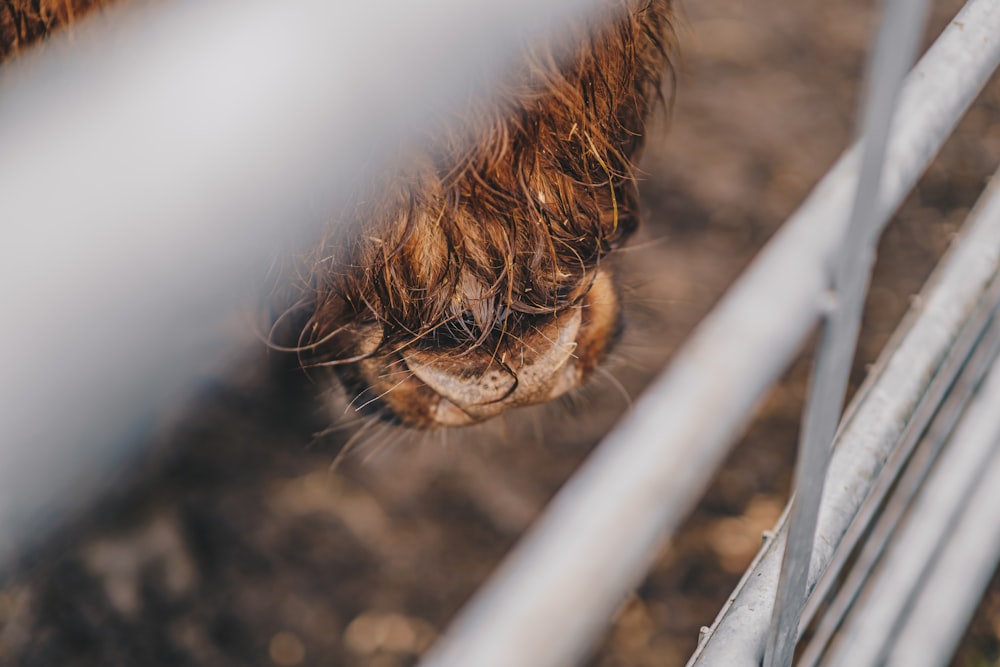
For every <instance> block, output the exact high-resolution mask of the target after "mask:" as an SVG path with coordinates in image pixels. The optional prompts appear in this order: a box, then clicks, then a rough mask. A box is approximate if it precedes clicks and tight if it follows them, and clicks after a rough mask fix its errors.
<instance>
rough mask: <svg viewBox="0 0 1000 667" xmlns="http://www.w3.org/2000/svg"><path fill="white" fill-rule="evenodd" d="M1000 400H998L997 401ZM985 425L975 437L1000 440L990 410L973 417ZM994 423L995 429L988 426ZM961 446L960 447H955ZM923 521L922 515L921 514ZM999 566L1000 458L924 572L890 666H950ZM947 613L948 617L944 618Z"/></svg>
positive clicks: (999, 415) (997, 415)
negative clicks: (987, 436) (934, 559)
mask: <svg viewBox="0 0 1000 667" xmlns="http://www.w3.org/2000/svg"><path fill="white" fill-rule="evenodd" d="M994 398H997V397H994ZM975 418H976V419H977V420H982V421H981V422H980V423H979V425H978V426H977V428H976V433H975V434H970V433H966V435H967V436H970V437H971V436H972V435H975V436H976V437H984V436H986V435H987V432H988V430H992V434H993V437H994V438H1000V424H998V421H1000V411H998V410H997V405H996V404H994V405H992V406H989V407H988V408H987V409H986V411H985V412H980V413H979V414H978V415H976V417H975ZM990 421H992V424H990ZM956 444H957V443H956ZM914 518H915V520H917V521H920V520H922V519H923V517H922V516H920V515H917V516H916V517H914ZM998 562H1000V455H998V454H997V453H996V452H994V455H993V462H992V463H991V464H990V466H989V468H988V469H987V470H986V471H985V473H984V474H983V478H982V480H981V481H980V483H979V488H978V489H977V490H976V493H975V495H973V496H972V497H971V498H970V499H969V504H968V508H967V509H966V510H965V511H964V512H963V514H962V517H961V518H960V519H959V520H958V524H957V525H956V526H955V529H954V532H953V533H952V535H951V537H950V538H949V539H948V542H947V543H946V544H944V545H943V553H942V554H941V556H940V557H939V559H938V561H937V563H936V564H935V565H934V568H933V569H932V570H931V571H930V572H928V573H926V575H925V578H924V581H923V582H922V586H921V588H920V591H919V593H918V596H917V598H916V600H915V601H914V603H913V609H912V610H911V611H910V613H909V617H908V619H907V620H906V623H905V625H904V626H903V628H902V630H901V631H900V633H899V635H898V637H897V638H896V642H895V646H894V647H893V649H892V651H891V652H890V654H889V658H888V660H887V661H886V663H887V664H888V665H898V666H899V667H940V666H942V665H947V664H948V663H949V662H950V661H951V659H952V655H953V654H954V652H955V648H956V647H957V646H958V642H959V640H960V639H961V638H962V635H963V634H964V633H965V629H966V627H968V624H969V622H970V621H971V620H972V616H973V613H974V612H975V610H976V606H977V604H978V602H979V600H980V599H981V598H982V596H983V591H984V590H985V589H986V587H987V585H988V584H989V581H990V577H991V576H992V574H993V572H994V571H995V570H996V567H997V563H998ZM942 610H947V613H941V612H942Z"/></svg>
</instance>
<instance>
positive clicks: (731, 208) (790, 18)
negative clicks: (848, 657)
mask: <svg viewBox="0 0 1000 667" xmlns="http://www.w3.org/2000/svg"><path fill="white" fill-rule="evenodd" d="M874 4H875V3H873V2H871V0H865V1H862V0H844V1H843V2H839V3H828V2H824V1H823V0H797V1H795V2H791V1H789V0H758V2H755V3H745V2H741V1H739V0H699V1H698V2H692V1H690V0H689V1H688V2H686V3H683V4H682V5H681V7H680V17H681V20H680V22H679V24H678V28H677V32H678V36H679V38H680V41H681V53H682V54H683V55H682V58H681V60H679V62H678V63H677V75H678V76H677V93H676V98H675V100H674V103H673V105H672V109H671V113H670V114H669V119H668V118H667V117H666V116H665V115H664V116H662V117H660V118H658V119H657V120H656V122H655V123H654V126H653V130H652V132H651V133H650V136H649V137H648V140H647V148H646V153H645V155H644V158H643V162H642V167H643V172H644V174H643V184H642V192H643V205H644V222H643V229H642V231H641V233H640V234H639V236H638V237H637V238H636V239H635V240H634V241H633V242H632V243H631V245H630V246H629V247H628V248H626V249H625V250H623V251H622V252H621V253H620V254H619V258H618V265H619V269H620V271H621V272H622V274H623V276H624V277H625V281H626V283H627V285H628V287H627V295H626V299H627V301H628V304H629V306H628V308H629V317H628V330H627V332H626V335H625V338H624V340H623V341H622V343H621V345H620V346H619V348H618V349H617V351H616V352H615V355H614V356H615V358H614V359H613V360H612V362H611V363H610V364H609V365H608V368H607V371H606V372H602V373H599V374H598V377H596V378H595V381H594V383H593V386H591V387H588V388H587V389H586V390H585V391H583V392H582V393H581V394H579V395H577V396H573V397H570V398H568V399H567V400H565V401H562V402H560V404H559V405H553V406H546V407H542V408H537V409H531V410H526V411H521V412H517V413H513V414H511V415H510V416H508V417H507V418H506V419H505V420H504V421H503V422H501V423H496V424H491V425H486V426H483V427H478V428H473V429H465V430H461V429H460V430H452V431H447V432H438V433H431V434H412V433H405V432H401V431H399V430H396V429H392V428H390V427H388V426H385V425H382V424H377V423H364V422H361V421H358V419H357V417H356V416H354V415H353V413H352V412H349V413H348V414H346V415H345V414H344V413H343V412H344V411H343V406H342V404H340V405H341V407H340V408H335V407H331V406H335V405H338V402H337V401H336V400H332V399H329V398H328V397H323V396H318V395H317V394H318V393H319V390H320V389H321V388H319V387H316V386H313V385H310V384H309V383H308V382H307V381H305V380H303V379H302V378H301V377H300V376H299V374H296V373H294V372H290V371H289V370H288V364H287V360H284V359H279V358H275V357H272V356H269V355H268V354H266V353H265V352H264V351H263V350H261V352H260V354H259V355H258V356H257V357H256V358H255V359H253V360H251V361H250V362H248V363H246V364H244V365H242V366H241V367H240V368H238V369H236V370H234V371H233V373H231V374H230V375H229V376H227V377H224V378H221V379H219V380H218V381H217V382H215V383H214V384H213V385H212V386H210V387H208V388H206V389H205V390H204V391H203V392H202V393H201V395H200V396H199V397H198V399H197V401H195V402H194V405H193V407H192V408H191V409H189V410H186V411H184V412H183V413H180V414H171V415H168V416H165V417H164V418H163V420H162V423H163V425H162V426H161V427H160V428H159V430H158V432H157V434H156V436H155V437H153V438H152V439H151V442H150V443H148V445H147V447H146V448H145V449H144V450H143V452H144V453H143V454H142V457H141V459H140V460H138V461H137V462H135V464H134V465H133V466H132V468H130V469H129V470H127V471H124V472H123V473H122V474H121V475H119V477H118V478H117V480H116V482H115V485H114V487H113V488H111V489H109V490H108V493H107V494H106V496H105V497H103V498H102V499H100V500H99V501H97V502H95V503H93V504H89V505H88V506H86V507H81V508H79V510H78V512H77V514H76V515H75V516H73V517H70V518H68V519H67V520H66V521H65V522H64V524H63V526H62V527H61V528H60V529H59V530H58V531H56V533H55V534H53V535H50V536H46V537H45V538H44V539H41V540H38V541H36V543H35V545H34V546H33V547H32V548H31V549H30V550H27V551H24V552H23V553H19V554H17V557H16V558H15V560H13V561H12V562H10V563H8V564H7V565H8V567H7V568H6V570H5V573H4V575H3V576H4V578H3V580H2V582H0V664H3V665H8V664H9V665H39V666H41V665H45V666H51V665H67V666H69V665H102V666H103V665H108V666H112V665H149V666H154V665H213V666H219V667H224V666H228V665H233V666H237V665H241V666H242V665H261V666H263V665H279V666H282V667H291V666H294V665H316V664H324V665H344V666H347V667H352V666H360V665H370V666H374V667H404V666H407V665H413V664H415V663H416V662H417V660H418V658H419V655H420V653H421V652H422V651H423V650H424V649H426V648H427V646H428V645H429V644H430V643H431V642H433V641H434V639H435V638H436V637H437V636H438V634H439V633H441V632H443V630H444V629H445V628H446V627H447V625H448V623H449V621H450V619H451V618H452V617H453V616H454V614H455V613H456V611H457V610H458V609H459V608H460V607H461V605H462V604H463V603H464V602H465V601H466V600H467V599H468V597H469V596H470V595H471V594H472V593H473V592H474V591H475V589H476V588H477V586H478V585H479V584H480V583H481V582H482V581H483V580H484V578H485V577H486V576H487V575H488V574H489V573H490V572H491V571H492V569H493V568H494V567H495V566H496V564H497V563H498V562H499V561H500V560H501V559H502V557H503V556H504V554H505V553H506V552H507V551H508V550H509V548H510V547H511V546H512V545H513V544H514V543H515V541H516V540H517V539H518V537H519V536H520V535H521V534H522V533H523V531H524V530H525V528H526V527H527V526H528V525H529V524H530V523H531V521H532V520H533V518H534V517H535V516H536V515H537V514H538V512H539V511H540V510H541V509H542V508H543V507H544V505H545V503H546V502H547V500H548V499H549V498H550V497H551V496H552V494H553V493H554V492H555V491H556V490H557V489H558V488H559V486H560V485H561V484H562V483H563V482H564V481H565V480H566V479H567V478H568V476H569V475H570V474H571V473H572V471H573V470H574V469H575V467H576V466H577V465H578V464H579V462H580V461H581V460H582V459H583V458H584V457H585V456H586V455H587V453H588V452H589V451H590V450H591V448H592V447H593V446H594V445H595V444H596V443H597V442H598V441H599V440H600V438H601V437H602V436H603V434H604V432H605V431H606V430H607V428H608V427H609V426H610V425H611V424H612V423H613V422H614V420H615V419H616V418H617V417H618V416H619V415H620V414H621V413H622V412H623V411H624V410H625V409H627V407H628V403H629V400H630V398H629V397H630V396H636V395H638V393H639V392H640V391H641V389H642V387H643V385H644V383H645V382H647V381H648V380H649V379H650V378H651V377H652V375H653V374H654V373H655V371H656V370H658V369H659V368H661V367H662V366H663V364H664V363H666V362H667V361H668V360H669V357H670V355H671V353H672V351H673V350H675V349H676V348H677V347H678V346H679V345H680V344H681V342H682V341H683V340H684V339H685V337H686V336H687V334H688V333H689V332H690V331H691V329H692V328H693V327H694V325H695V324H696V323H697V322H698V320H699V319H700V318H701V317H702V316H703V315H704V314H705V313H706V312H707V311H708V310H709V309H710V308H711V306H712V304H713V303H714V302H715V301H716V300H717V299H718V297H719V296H720V295H721V294H722V293H723V291H724V290H725V289H726V287H727V286H728V285H729V284H730V283H731V282H732V280H733V279H734V278H735V277H736V276H737V275H738V274H739V272H740V271H741V270H742V269H743V268H744V267H745V266H746V264H747V263H748V262H749V261H750V259H751V258H752V257H753V256H754V254H755V253H756V252H757V251H758V250H759V249H760V247H761V246H762V245H763V244H764V243H765V242H766V241H767V240H768V238H769V237H770V236H771V234H773V233H774V231H775V230H776V229H777V228H778V227H779V226H780V224H781V223H782V222H783V221H784V219H785V218H786V217H787V216H788V215H789V214H790V213H791V212H792V211H793V210H794V209H795V208H796V206H797V205H798V204H799V202H800V201H801V200H802V199H803V198H804V196H805V195H806V194H807V193H808V192H809V190H810V188H811V187H812V186H813V185H814V184H815V183H816V182H817V180H818V179H819V178H820V177H821V176H822V174H823V173H824V172H825V170H826V169H827V168H828V167H829V166H830V165H831V164H832V163H833V161H834V160H835V159H836V158H837V157H838V155H839V154H840V152H841V151H842V150H843V149H844V148H845V147H846V146H847V145H848V143H849V141H850V139H851V133H852V127H853V117H854V113H855V110H856V107H857V104H858V99H857V97H858V91H859V88H860V76H861V68H862V66H863V61H864V56H865V49H866V46H867V43H868V39H869V36H870V33H871V30H872V28H873V25H874V23H873V22H874V19H875V17H874V16H873V14H872V12H873V5H874ZM960 6H961V3H960V2H958V0H938V1H937V2H935V3H934V7H935V9H934V15H933V20H932V25H931V29H930V32H929V35H928V40H927V42H928V43H929V41H930V40H931V39H932V38H933V36H936V35H937V33H938V32H939V31H940V29H941V28H942V26H944V25H945V24H946V23H947V21H949V20H950V19H951V17H952V16H953V15H954V13H955V12H956V11H957V10H958V8H959V7H960ZM998 164H1000V80H997V78H996V77H994V80H993V81H991V83H990V84H988V86H987V88H986V90H985V92H984V94H983V95H982V97H981V98H980V100H979V101H978V102H977V104H976V105H975V106H974V108H973V109H972V110H971V112H970V113H969V114H968V116H967V117H966V118H965V120H964V121H963V122H962V123H961V125H960V126H959V129H958V131H957V132H956V133H955V135H954V136H953V137H952V138H951V139H950V140H949V142H948V143H947V144H946V146H945V148H944V150H943V152H942V153H941V155H940V156H939V157H938V159H937V160H936V161H935V162H934V164H933V165H932V167H931V168H930V170H929V171H928V173H927V174H926V176H925V177H924V178H923V179H922V181H921V183H920V185H919V186H918V187H917V189H916V190H915V191H914V192H913V193H912V194H911V195H910V197H909V198H908V200H907V202H906V203H905V205H904V206H903V208H902V209H901V211H900V213H899V215H898V216H897V219H896V220H895V221H894V222H893V223H892V225H891V226H890V227H889V228H888V230H887V232H886V233H885V236H884V237H883V241H882V243H881V246H880V255H879V264H878V266H877V269H876V275H875V282H874V285H873V288H872V290H871V292H870V295H869V299H868V304H867V308H866V314H865V322H864V332H863V335H862V339H861V345H860V348H859V356H858V359H857V360H856V364H855V371H854V375H853V386H857V383H858V382H859V381H860V380H861V379H862V378H863V375H864V369H865V367H866V365H867V364H870V363H871V362H872V361H874V359H875V358H876V356H877V355H878V352H879V351H880V350H881V348H882V346H883V345H884V344H885V342H886V340H887V339H888V337H889V335H890V334H891V332H892V330H893V329H894V327H895V325H896V324H897V322H898V321H899V319H900V318H901V317H902V315H903V313H904V312H905V309H906V308H907V306H908V305H909V300H910V297H911V295H913V294H914V293H916V292H917V291H918V290H919V289H920V287H921V285H922V283H923V281H924V279H925V278H926V277H927V275H928V274H929V272H930V270H931V269H932V267H933V266H934V264H935V262H936V260H937V258H938V257H939V256H940V255H941V253H942V252H943V251H944V249H945V248H946V247H947V245H948V243H949V241H950V239H951V238H952V236H953V234H954V233H955V232H956V231H957V229H958V226H959V225H960V224H961V222H962V220H963V219H964V217H965V215H966V213H967V212H968V210H969V208H970V206H971V205H972V203H973V202H974V201H975V198H976V197H977V196H978V194H979V193H980V191H981V190H982V188H983V186H984V185H985V182H986V179H987V178H988V176H989V175H990V174H991V173H992V172H993V171H994V170H995V169H996V168H997V165H998ZM808 371H809V351H808V350H807V351H806V352H805V354H804V356H803V359H802V360H800V361H799V362H798V363H797V364H796V365H795V366H794V367H793V368H792V369H790V370H789V372H788V373H787V374H786V377H785V378H784V380H783V381H782V383H781V384H780V385H779V386H778V387H776V388H775V389H774V390H773V391H772V392H771V394H770V396H769V397H768V398H767V399H766V400H765V401H764V403H763V404H762V405H761V406H760V409H759V414H758V417H757V420H756V422H755V424H754V425H753V426H752V427H751V429H750V430H749V432H748V433H747V434H746V436H745V438H744V439H743V441H742V442H741V443H740V444H739V445H738V446H737V448H736V449H735V450H734V452H733V454H732V455H731V456H730V457H729V459H728V461H727V463H726V464H725V466H724V467H723V468H722V470H721V471H720V472H719V475H718V477H717V479H716V480H715V482H714V484H713V486H712V488H711V489H710V491H709V492H708V494H707V495H706V496H705V498H704V499H703V501H702V502H701V503H700V505H699V507H698V509H697V510H696V511H695V512H694V514H693V515H692V516H691V517H690V519H689V520H688V521H687V523H686V525H685V527H684V528H683V529H682V530H681V531H680V533H679V534H678V535H677V536H676V537H675V539H674V540H673V541H672V543H671V544H670V545H669V547H668V548H666V549H665V550H664V551H663V553H662V554H661V555H660V557H659V559H658V561H657V564H656V566H655V568H654V569H653V571H652V572H651V573H650V575H649V577H648V578H647V580H646V581H645V582H644V583H643V584H642V586H640V588H639V589H638V590H637V591H636V592H635V594H634V595H633V596H631V597H630V599H629V600H627V601H626V602H625V604H623V606H622V608H621V609H620V611H619V613H618V615H617V617H616V619H615V622H614V626H613V628H612V629H611V631H610V632H609V633H608V635H607V636H606V638H605V639H604V640H603V642H602V643H601V645H600V647H599V648H598V649H597V652H596V653H595V655H594V656H593V658H592V659H591V661H590V663H589V664H591V665H594V666H600V667H612V666H621V667H625V666H628V667H647V666H650V667H651V666H652V665H657V666H661V667H662V666H664V665H682V664H684V662H685V661H686V659H687V657H688V655H689V654H690V653H691V652H692V651H693V650H694V647H695V643H696V641H697V637H698V629H699V627H700V626H703V625H709V624H710V623H711V622H712V620H713V619H714V617H715V614H716V613H717V611H718V610H719V608H720V606H721V605H722V603H723V602H724V601H725V599H726V597H727V596H728V594H729V593H730V592H731V590H732V589H733V587H734V586H735V584H736V582H737V580H738V579H739V576H740V574H741V573H742V572H743V570H744V568H745V567H746V566H747V564H748V563H749V562H750V559H751V558H752V557H753V555H754V554H755V553H756V551H757V549H758V547H759V545H760V540H761V532H762V531H764V530H767V529H769V528H770V527H771V526H772V525H773V523H774V521H775V520H776V519H777V517H778V514H779V513H780V511H781V508H782V507H783V505H784V503H785V502H786V500H787V494H788V489H789V485H790V479H791V471H792V466H793V462H794V452H795V445H796V437H797V429H798V421H799V417H800V412H801V408H802V403H803V395H804V391H805V386H806V382H807V379H808ZM331 424H332V425H333V427H332V428H331ZM317 433H321V434H322V435H319V436H317V435H316V434H317ZM352 438H353V439H354V441H353V442H354V443H355V446H354V447H353V450H352V453H351V454H350V455H348V456H346V457H344V458H343V459H342V460H340V461H339V463H338V464H337V466H336V467H335V468H334V469H332V470H331V464H332V462H333V461H334V459H335V457H336V455H337V453H338V452H339V451H340V450H341V449H342V447H343V446H344V444H345V443H346V442H348V441H349V440H351V439H352ZM998 659H1000V584H998V583H995V584H994V585H993V586H992V587H991V589H990V590H989V591H988V593H987V595H986V597H985V599H984V601H983V603H982V605H981V607H980V609H979V611H978V612H977V614H976V619H975V621H974V622H973V625H972V627H971V628H970V631H969V634H968V635H967V637H966V639H965V640H964V641H963V645H962V648H961V649H960V652H959V654H958V656H957V657H956V660H955V664H956V665H962V666H977V665H991V664H995V663H996V662H997V660H998Z"/></svg>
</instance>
